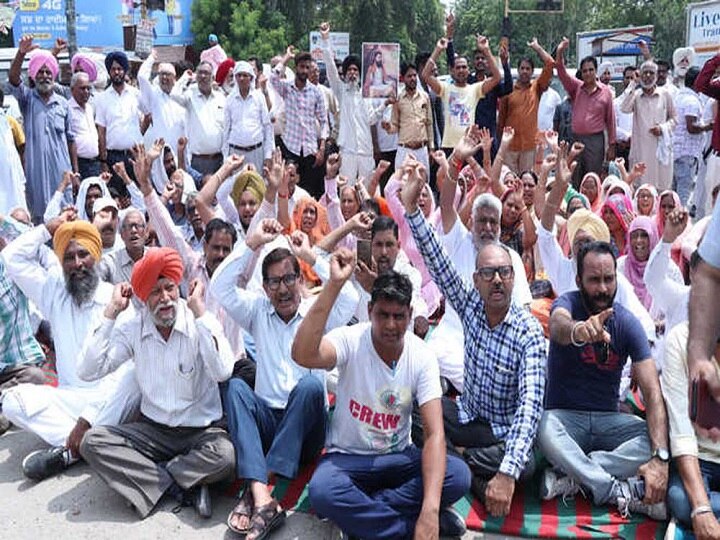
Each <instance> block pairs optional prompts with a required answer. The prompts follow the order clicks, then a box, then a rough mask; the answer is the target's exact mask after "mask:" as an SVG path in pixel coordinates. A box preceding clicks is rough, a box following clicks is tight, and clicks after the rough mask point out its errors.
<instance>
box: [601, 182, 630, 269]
mask: <svg viewBox="0 0 720 540" xmlns="http://www.w3.org/2000/svg"><path fill="white" fill-rule="evenodd" d="M600 216H601V217H602V219H603V221H604V222H605V224H606V225H607V226H608V229H609V230H610V244H611V245H612V246H613V248H614V250H615V252H616V256H617V257H620V256H622V255H625V254H626V253H627V247H628V246H627V232H628V228H629V227H630V223H632V220H633V219H634V218H635V215H634V214H633V211H632V203H631V202H630V199H629V198H628V197H627V195H620V194H617V193H615V194H613V195H610V196H609V197H608V198H607V200H606V201H605V203H604V204H603V206H602V211H601V214H600Z"/></svg>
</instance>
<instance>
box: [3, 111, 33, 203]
mask: <svg viewBox="0 0 720 540" xmlns="http://www.w3.org/2000/svg"><path fill="white" fill-rule="evenodd" d="M18 206H20V207H22V208H25V209H27V204H26V203H25V173H24V172H23V168H22V163H21V162H20V156H19V155H18V153H17V150H16V149H15V140H14V139H13V134H12V130H11V129H10V124H9V123H8V120H7V118H6V117H5V115H4V114H0V214H4V215H7V214H9V213H10V211H11V210H12V209H13V208H17V207H18Z"/></svg>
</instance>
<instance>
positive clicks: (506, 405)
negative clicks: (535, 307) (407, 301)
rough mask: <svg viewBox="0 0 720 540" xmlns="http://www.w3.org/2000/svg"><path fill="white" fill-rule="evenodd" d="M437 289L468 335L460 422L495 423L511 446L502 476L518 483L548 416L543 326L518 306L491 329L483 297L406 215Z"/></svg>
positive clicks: (418, 217) (416, 219)
mask: <svg viewBox="0 0 720 540" xmlns="http://www.w3.org/2000/svg"><path fill="white" fill-rule="evenodd" d="M406 219H407V221H408V224H409V225H410V230H411V231H412V233H413V237H414V238H415V242H416V243H417V246H418V248H419V249H420V253H422V256H423V259H424V260H425V264H426V265H427V267H428V270H429V271H430V275H431V276H432V278H433V280H434V281H435V283H437V284H438V287H439V288H440V290H441V291H442V293H443V294H444V295H445V297H446V299H447V300H448V302H450V304H451V305H452V307H453V308H454V309H455V310H456V311H457V313H458V315H460V319H461V320H462V323H463V329H464V331H465V381H464V391H463V393H462V394H461V395H460V398H459V402H458V418H459V420H460V422H461V423H463V424H466V423H468V422H470V421H472V420H475V419H482V420H485V421H487V422H489V423H490V425H491V426H492V430H493V434H494V435H495V437H497V438H498V439H501V440H504V441H505V456H504V457H503V460H502V463H501V464H500V469H499V471H500V472H501V473H503V474H507V475H509V476H512V477H513V478H515V479H517V478H519V477H520V473H522V471H523V468H524V467H525V464H526V463H527V460H528V458H529V456H530V452H531V450H532V446H533V442H534V440H535V435H536V433H537V428H538V423H539V422H540V416H541V415H542V410H543V397H544V392H545V364H546V360H547V350H546V345H545V338H544V336H543V333H542V329H541V327H540V324H539V323H538V322H537V321H536V320H535V319H534V318H533V316H532V315H531V314H530V313H528V312H527V310H525V309H523V308H521V307H520V306H518V305H517V304H516V303H515V302H513V303H512V304H511V305H510V309H509V310H508V312H507V314H506V316H505V319H504V320H503V321H502V322H501V323H500V324H498V325H496V326H495V327H494V328H492V327H490V325H489V323H488V319H487V316H486V314H485V306H484V303H483V300H482V298H481V296H480V293H479V292H478V291H477V289H475V288H474V287H472V286H471V285H470V284H468V283H467V282H465V281H463V279H462V277H461V276H460V274H459V273H458V271H457V269H456V268H455V266H454V265H453V264H452V263H451V261H450V258H449V257H448V255H447V253H446V252H445V250H444V248H443V247H442V246H441V244H440V243H439V241H438V239H437V237H436V236H435V233H434V232H433V231H432V230H431V229H430V227H429V226H428V224H427V222H426V221H425V218H424V217H423V215H422V214H421V213H420V210H417V211H416V212H414V213H413V214H411V215H406Z"/></svg>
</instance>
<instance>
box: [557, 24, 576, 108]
mask: <svg viewBox="0 0 720 540" xmlns="http://www.w3.org/2000/svg"><path fill="white" fill-rule="evenodd" d="M569 46H570V40H569V39H568V38H566V37H563V38H562V40H561V41H560V43H559V44H558V46H557V50H556V51H555V67H556V68H557V74H558V79H560V82H561V83H562V85H563V88H565V91H566V92H567V93H568V95H569V96H570V99H571V100H572V99H574V98H575V94H576V93H577V91H578V89H579V88H580V87H581V86H582V82H581V81H578V80H577V79H576V78H575V77H573V76H571V75H570V74H569V73H568V72H567V69H566V68H565V51H566V50H567V48H568V47H569Z"/></svg>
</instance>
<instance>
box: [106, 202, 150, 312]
mask: <svg viewBox="0 0 720 540" xmlns="http://www.w3.org/2000/svg"><path fill="white" fill-rule="evenodd" d="M120 238H121V239H122V241H123V244H124V245H125V248H124V249H116V250H115V251H111V252H110V253H106V254H105V255H103V258H102V259H101V260H100V263H99V265H98V274H99V276H100V280H101V281H107V282H108V283H112V284H113V285H115V284H117V283H123V282H125V281H127V282H129V281H130V277H131V276H132V269H133V265H134V264H135V263H136V262H137V261H139V260H140V259H141V258H142V256H143V255H144V254H145V240H147V225H146V223H145V216H144V215H143V214H142V212H140V211H138V210H135V209H134V208H131V209H129V210H128V211H127V213H126V214H125V215H124V216H123V218H122V220H121V221H120ZM136 307H138V306H136Z"/></svg>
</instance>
